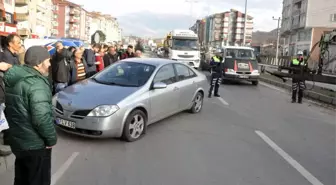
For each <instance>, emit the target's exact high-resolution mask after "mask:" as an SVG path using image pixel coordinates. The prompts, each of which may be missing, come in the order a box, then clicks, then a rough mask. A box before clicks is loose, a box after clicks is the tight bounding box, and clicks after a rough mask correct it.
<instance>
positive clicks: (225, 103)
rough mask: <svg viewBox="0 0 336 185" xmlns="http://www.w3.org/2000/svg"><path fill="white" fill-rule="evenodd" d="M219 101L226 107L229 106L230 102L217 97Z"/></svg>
mask: <svg viewBox="0 0 336 185" xmlns="http://www.w3.org/2000/svg"><path fill="white" fill-rule="evenodd" d="M217 99H218V100H219V101H220V102H222V103H223V104H224V105H229V103H228V102H226V101H225V100H224V99H223V98H222V97H217Z"/></svg>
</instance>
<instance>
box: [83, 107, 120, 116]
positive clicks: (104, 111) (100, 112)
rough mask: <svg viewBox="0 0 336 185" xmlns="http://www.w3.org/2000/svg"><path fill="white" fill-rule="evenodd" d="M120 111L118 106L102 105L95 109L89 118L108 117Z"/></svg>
mask: <svg viewBox="0 0 336 185" xmlns="http://www.w3.org/2000/svg"><path fill="white" fill-rule="evenodd" d="M118 110H119V107H118V106H117V105H100V106H98V107H96V108H94V109H93V110H92V111H91V112H90V113H89V114H88V115H87V116H92V117H107V116H110V115H112V114H114V113H115V112H117V111H118Z"/></svg>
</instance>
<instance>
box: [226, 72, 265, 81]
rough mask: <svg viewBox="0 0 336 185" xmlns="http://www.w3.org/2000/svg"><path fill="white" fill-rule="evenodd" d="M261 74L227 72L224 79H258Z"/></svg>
mask: <svg viewBox="0 0 336 185" xmlns="http://www.w3.org/2000/svg"><path fill="white" fill-rule="evenodd" d="M259 76H260V75H259V74H235V73H225V74H224V75H223V79H225V80H237V81H258V80H259Z"/></svg>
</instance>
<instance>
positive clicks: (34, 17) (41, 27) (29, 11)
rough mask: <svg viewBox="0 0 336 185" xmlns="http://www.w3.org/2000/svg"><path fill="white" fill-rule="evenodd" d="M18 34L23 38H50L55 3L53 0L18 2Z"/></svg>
mask: <svg viewBox="0 0 336 185" xmlns="http://www.w3.org/2000/svg"><path fill="white" fill-rule="evenodd" d="M15 11H16V12H17V14H16V16H17V21H18V24H17V27H18V29H19V30H18V34H19V35H21V36H22V37H34V36H39V37H44V36H50V35H51V32H52V27H53V25H52V19H53V18H52V16H53V3H52V1H51V0H30V1H28V0H16V1H15Z"/></svg>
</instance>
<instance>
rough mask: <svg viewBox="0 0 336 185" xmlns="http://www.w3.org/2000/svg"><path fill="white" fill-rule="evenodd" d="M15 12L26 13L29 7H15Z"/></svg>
mask: <svg viewBox="0 0 336 185" xmlns="http://www.w3.org/2000/svg"><path fill="white" fill-rule="evenodd" d="M15 12H16V13H17V14H18V13H19V14H28V12H29V8H28V6H21V7H15Z"/></svg>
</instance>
